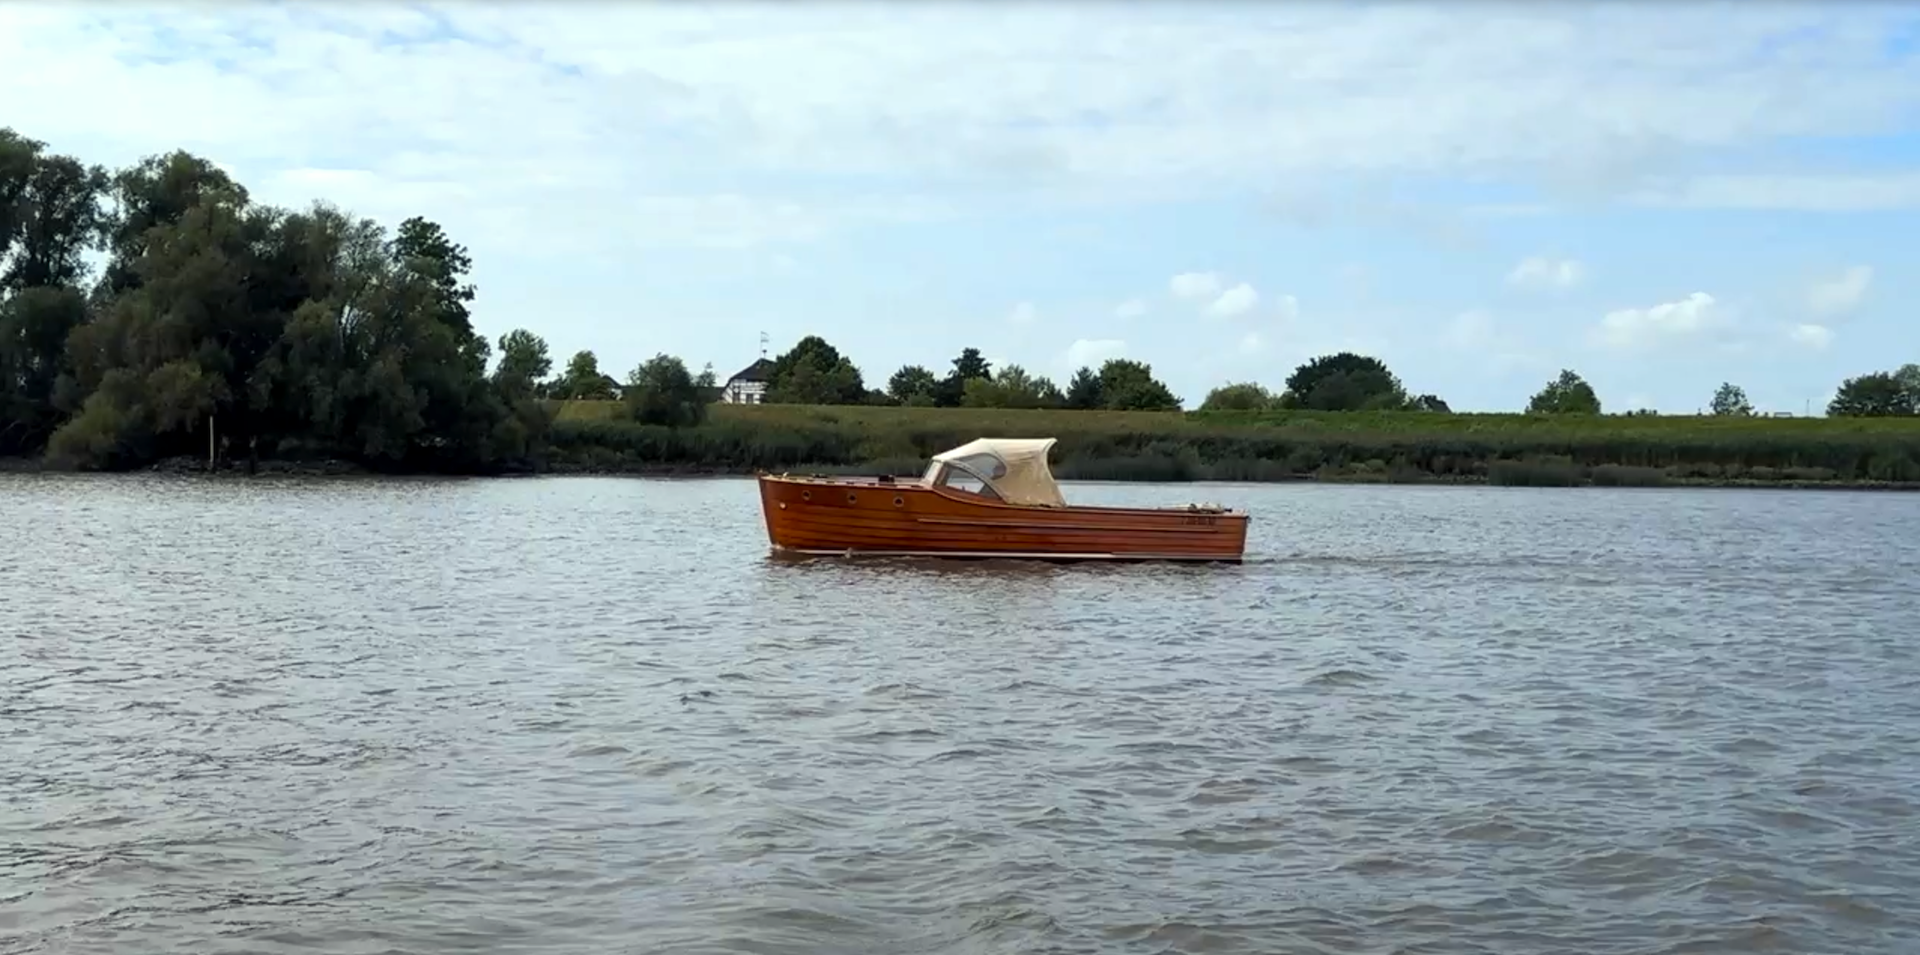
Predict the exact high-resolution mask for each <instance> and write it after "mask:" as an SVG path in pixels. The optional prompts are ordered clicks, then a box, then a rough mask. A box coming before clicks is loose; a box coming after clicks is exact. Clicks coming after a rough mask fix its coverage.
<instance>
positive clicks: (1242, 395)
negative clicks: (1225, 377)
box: [1200, 382, 1278, 411]
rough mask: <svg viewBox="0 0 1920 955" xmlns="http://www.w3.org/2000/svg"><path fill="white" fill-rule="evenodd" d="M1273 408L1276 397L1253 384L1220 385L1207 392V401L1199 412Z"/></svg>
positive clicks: (1202, 404) (1275, 403)
mask: <svg viewBox="0 0 1920 955" xmlns="http://www.w3.org/2000/svg"><path fill="white" fill-rule="evenodd" d="M1275 407H1278V404H1277V399H1276V396H1275V395H1274V394H1273V393H1272V392H1270V391H1268V390H1267V389H1265V388H1263V387H1261V386H1259V385H1257V384H1254V383H1253V382H1244V383H1240V384H1231V385H1222V386H1220V387H1218V388H1215V389H1213V390H1212V391H1209V392H1207V400H1205V401H1202V402H1201V403H1200V410H1201V411H1266V410H1267V409H1269V408H1275Z"/></svg>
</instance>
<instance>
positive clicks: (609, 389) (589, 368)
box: [547, 351, 712, 401]
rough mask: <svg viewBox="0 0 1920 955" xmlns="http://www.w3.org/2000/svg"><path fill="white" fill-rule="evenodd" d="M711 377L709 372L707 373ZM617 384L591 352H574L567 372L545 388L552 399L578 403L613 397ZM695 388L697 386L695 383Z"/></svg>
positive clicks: (568, 361)
mask: <svg viewBox="0 0 1920 955" xmlns="http://www.w3.org/2000/svg"><path fill="white" fill-rule="evenodd" d="M707 374H708V376H709V377H711V375H712V372H711V370H709V371H708V373H707ZM618 385H619V382H616V381H614V380H613V379H612V378H611V377H609V376H607V375H604V374H602V373H601V372H600V359H599V358H597V357H595V355H594V354H593V352H591V351H578V352H574V354H573V357H572V358H570V359H568V360H567V370H566V371H564V372H562V373H561V374H560V379H559V380H558V381H555V382H553V383H552V384H551V385H548V386H547V393H548V395H549V396H551V397H554V398H568V399H574V400H579V401H605V400H608V399H611V398H613V397H614V392H615V391H616V390H617V389H618ZM694 385H695V387H698V386H699V383H698V382H697V381H696V382H695V383H694Z"/></svg>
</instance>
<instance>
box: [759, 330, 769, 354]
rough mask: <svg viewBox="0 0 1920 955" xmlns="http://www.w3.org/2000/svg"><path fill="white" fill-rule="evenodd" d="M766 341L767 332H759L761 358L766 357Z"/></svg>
mask: <svg viewBox="0 0 1920 955" xmlns="http://www.w3.org/2000/svg"><path fill="white" fill-rule="evenodd" d="M767 341H768V339H767V333H766V332H761V333H760V357H762V358H765V357H767Z"/></svg>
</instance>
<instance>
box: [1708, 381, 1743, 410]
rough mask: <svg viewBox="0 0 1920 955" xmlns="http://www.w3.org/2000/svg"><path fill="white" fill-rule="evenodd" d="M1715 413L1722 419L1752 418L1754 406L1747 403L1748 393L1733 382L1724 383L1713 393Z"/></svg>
mask: <svg viewBox="0 0 1920 955" xmlns="http://www.w3.org/2000/svg"><path fill="white" fill-rule="evenodd" d="M1712 410H1713V413H1714V414H1716V415H1720V416H1722V417H1738V418H1745V417H1750V416H1751V415H1752V414H1753V405H1752V404H1750V403H1748V402H1747V392H1746V390H1745V389H1743V388H1741V387H1740V386H1739V385H1736V384H1734V383H1733V382H1731V381H1723V382H1721V383H1720V387H1719V388H1718V389H1716V390H1715V391H1714V393H1713V405H1712Z"/></svg>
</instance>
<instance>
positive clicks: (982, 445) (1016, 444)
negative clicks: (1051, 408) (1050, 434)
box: [927, 438, 1066, 507]
mask: <svg viewBox="0 0 1920 955" xmlns="http://www.w3.org/2000/svg"><path fill="white" fill-rule="evenodd" d="M1053 445H1054V439H1052V438H1042V439H1017V438H981V439H979V440H977V441H970V442H968V443H966V444H963V445H961V446H959V447H957V448H954V449H952V450H950V451H944V452H941V453H940V454H936V455H934V456H933V464H932V465H931V466H930V467H929V468H928V469H927V479H928V483H932V484H941V485H947V486H955V487H965V485H958V484H952V483H951V482H953V481H958V480H962V479H963V477H971V478H972V479H973V480H975V481H979V482H980V484H981V485H982V486H983V490H985V491H988V492H991V496H993V497H997V498H999V499H1000V500H1003V501H1005V502H1007V503H1008V504H1023V505H1032V506H1039V507H1064V506H1066V500H1065V499H1064V498H1062V497H1061V495H1060V486H1059V485H1058V484H1056V483H1054V480H1053V472H1052V471H1051V470H1050V469H1049V468H1048V467H1047V452H1048V451H1050V450H1052V448H1053ZM956 472H958V473H956ZM967 489H969V490H970V489H971V488H967Z"/></svg>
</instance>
